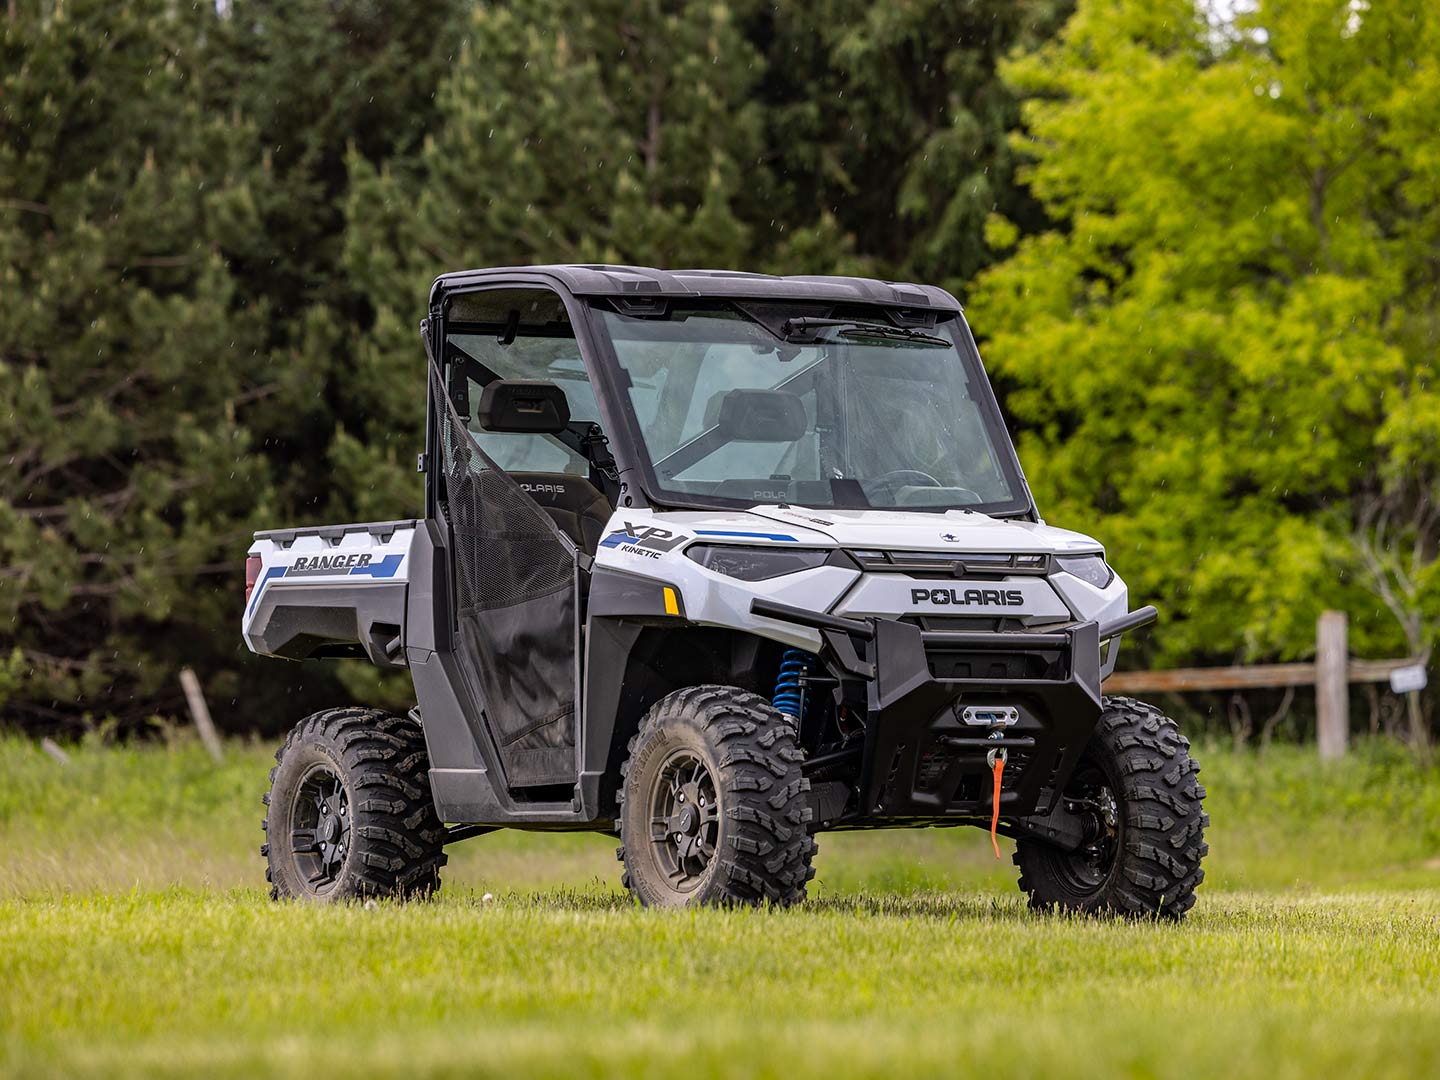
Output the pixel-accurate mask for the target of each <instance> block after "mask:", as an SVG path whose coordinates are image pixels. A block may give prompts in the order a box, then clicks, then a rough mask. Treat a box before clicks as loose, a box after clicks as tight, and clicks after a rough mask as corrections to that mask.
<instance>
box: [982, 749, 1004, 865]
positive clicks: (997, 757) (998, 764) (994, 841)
mask: <svg viewBox="0 0 1440 1080" xmlns="http://www.w3.org/2000/svg"><path fill="white" fill-rule="evenodd" d="M986 756H987V757H988V758H989V759H990V765H991V767H992V768H993V769H994V770H995V803H994V809H993V810H992V811H991V814H990V843H991V845H992V846H993V847H994V848H995V858H997V859H998V858H1000V839H999V834H998V832H997V830H998V829H999V828H1000V774H1001V773H1003V772H1004V771H1005V751H1004V750H1003V749H997V750H991V751H990V753H989V754H987V755H986Z"/></svg>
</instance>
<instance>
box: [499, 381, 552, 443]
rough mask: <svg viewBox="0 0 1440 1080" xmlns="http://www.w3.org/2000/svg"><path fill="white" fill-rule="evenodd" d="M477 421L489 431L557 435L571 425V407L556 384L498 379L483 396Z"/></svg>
mask: <svg viewBox="0 0 1440 1080" xmlns="http://www.w3.org/2000/svg"><path fill="white" fill-rule="evenodd" d="M476 419H478V420H479V421H480V426H481V427H482V428H484V429H485V430H486V431H509V432H515V433H517V434H523V435H558V434H559V433H560V432H562V431H564V430H565V428H566V426H567V425H568V424H569V423H570V403H569V402H568V401H566V400H565V391H564V390H561V389H560V387H558V386H556V385H555V384H554V383H553V382H547V381H545V380H543V379H495V380H494V381H492V382H488V383H486V384H485V389H484V390H482V391H481V392H480V408H479V409H478V410H477V414H476Z"/></svg>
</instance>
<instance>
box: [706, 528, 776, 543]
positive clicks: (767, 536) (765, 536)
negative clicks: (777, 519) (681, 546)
mask: <svg viewBox="0 0 1440 1080" xmlns="http://www.w3.org/2000/svg"><path fill="white" fill-rule="evenodd" d="M695 535H696V536H746V537H749V538H751V539H752V540H789V541H790V542H791V543H792V544H798V543H799V542H800V541H798V540H796V539H795V537H793V536H789V535H787V534H786V533H762V532H741V531H739V530H738V529H696V530H695Z"/></svg>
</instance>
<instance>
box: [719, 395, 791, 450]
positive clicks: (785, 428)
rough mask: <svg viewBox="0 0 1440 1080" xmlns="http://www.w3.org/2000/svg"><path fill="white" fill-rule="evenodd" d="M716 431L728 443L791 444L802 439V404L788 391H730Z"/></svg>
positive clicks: (721, 406) (722, 401) (721, 409)
mask: <svg viewBox="0 0 1440 1080" xmlns="http://www.w3.org/2000/svg"><path fill="white" fill-rule="evenodd" d="M716 427H717V428H718V429H719V431H720V434H721V435H722V436H724V437H725V438H726V439H727V440H729V441H731V442H767V443H788V442H794V441H795V440H797V439H800V438H803V437H804V435H805V431H806V421H805V403H804V402H803V401H801V400H800V396H799V395H798V394H792V393H790V392H789V391H788V390H731V391H730V392H729V393H728V394H726V395H725V396H724V397H723V398H721V399H720V418H719V420H718V421H717V423H716Z"/></svg>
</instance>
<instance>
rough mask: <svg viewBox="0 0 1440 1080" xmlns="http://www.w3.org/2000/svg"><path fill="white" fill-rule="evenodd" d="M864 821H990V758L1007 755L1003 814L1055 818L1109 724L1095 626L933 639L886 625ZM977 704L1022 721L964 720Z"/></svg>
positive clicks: (880, 629)
mask: <svg viewBox="0 0 1440 1080" xmlns="http://www.w3.org/2000/svg"><path fill="white" fill-rule="evenodd" d="M872 651H873V655H874V665H875V678H874V679H873V680H871V681H870V683H869V686H868V688H867V689H868V692H869V698H870V701H869V706H870V707H869V721H870V722H869V724H868V725H867V738H866V759H865V763H864V766H863V768H862V777H863V779H862V783H861V787H860V791H861V812H862V814H863V815H865V816H870V817H884V818H894V817H919V818H932V817H951V816H960V817H966V816H976V815H980V816H985V817H988V816H989V814H990V810H991V805H992V798H993V775H992V772H991V770H990V767H989V765H988V764H987V760H986V759H987V755H988V752H989V751H990V750H992V749H995V748H997V747H1003V748H1004V749H1005V751H1006V762H1005V769H1004V772H1003V778H1002V785H1001V793H1000V813H1001V814H1002V815H1003V816H1005V817H1017V816H1023V815H1028V814H1033V813H1036V812H1040V813H1044V812H1047V811H1048V810H1049V809H1050V808H1051V803H1052V801H1053V798H1054V796H1055V795H1056V794H1058V793H1059V791H1060V790H1061V789H1062V788H1063V787H1064V785H1065V781H1066V780H1068V779H1069V777H1070V773H1071V771H1072V770H1073V769H1074V768H1075V763H1076V762H1077V761H1078V760H1079V757H1080V752H1081V750H1083V749H1084V746H1085V743H1086V741H1087V740H1088V739H1089V738H1090V734H1091V732H1092V731H1094V729H1095V724H1096V722H1097V721H1098V720H1099V719H1100V637H1099V628H1098V627H1097V626H1096V624H1095V623H1093V622H1092V623H1082V624H1080V625H1078V626H1073V627H1067V628H1066V629H1064V630H1058V631H1054V632H1050V633H927V632H924V631H922V630H920V628H919V627H917V626H913V625H911V624H909V623H901V622H893V621H891V620H887V619H881V620H876V622H875V637H874V639H873V641H872ZM966 706H1009V707H1011V708H1013V709H1015V710H1016V712H1017V713H1018V714H1019V719H1018V721H1017V722H1016V723H1014V724H1012V725H1010V726H1008V727H1004V728H996V729H987V728H985V727H974V726H970V725H967V724H965V723H963V722H962V720H961V718H960V717H961V714H962V712H963V710H964V708H965V707H966Z"/></svg>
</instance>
